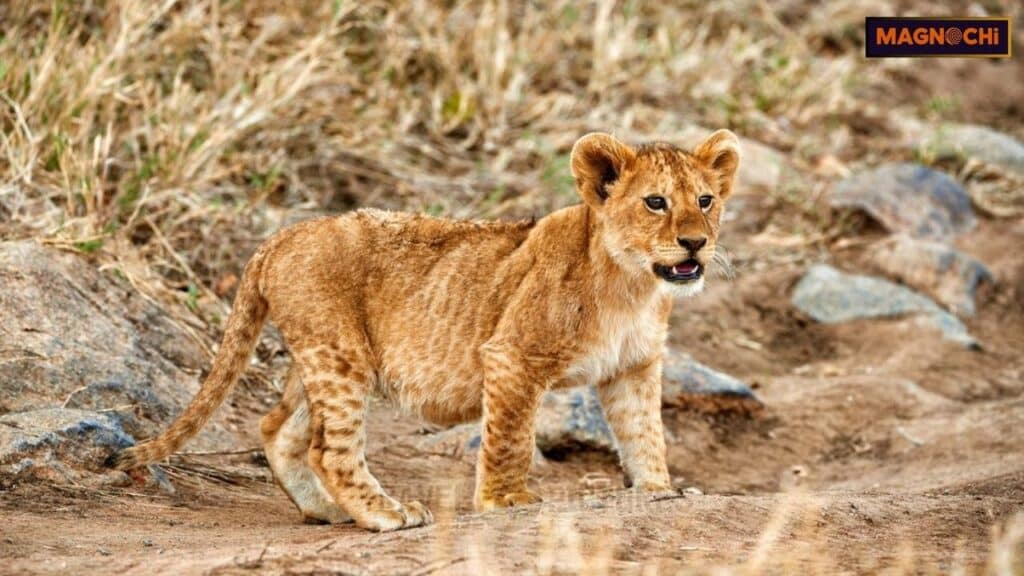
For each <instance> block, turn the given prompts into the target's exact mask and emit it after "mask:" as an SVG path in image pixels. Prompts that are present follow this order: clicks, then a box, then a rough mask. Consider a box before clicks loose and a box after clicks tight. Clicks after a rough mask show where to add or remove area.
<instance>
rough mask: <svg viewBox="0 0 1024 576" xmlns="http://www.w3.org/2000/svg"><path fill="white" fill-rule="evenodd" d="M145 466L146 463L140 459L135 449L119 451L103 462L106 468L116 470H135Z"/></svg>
mask: <svg viewBox="0 0 1024 576" xmlns="http://www.w3.org/2000/svg"><path fill="white" fill-rule="evenodd" d="M145 464H146V463H145V462H143V461H142V459H141V458H139V455H138V452H137V451H136V450H135V447H132V448H125V449H123V450H118V451H117V452H114V453H113V454H111V455H110V456H108V457H107V459H106V460H105V461H104V462H103V465H104V466H105V467H107V468H113V469H114V470H131V469H133V468H139V467H141V466H144V465H145Z"/></svg>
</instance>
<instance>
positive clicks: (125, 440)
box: [0, 408, 134, 484]
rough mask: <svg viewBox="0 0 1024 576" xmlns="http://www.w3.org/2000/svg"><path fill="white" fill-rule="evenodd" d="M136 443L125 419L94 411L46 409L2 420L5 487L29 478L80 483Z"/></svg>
mask: <svg viewBox="0 0 1024 576" xmlns="http://www.w3.org/2000/svg"><path fill="white" fill-rule="evenodd" d="M132 444H134V441H133V440H132V437H131V436H129V435H128V434H127V433H126V432H125V431H124V429H123V428H122V427H121V422H120V420H119V418H117V417H116V416H113V415H109V414H101V413H97V412H92V411H88V410H74V409H67V408H42V409H39V410H29V411H26V412H15V413H10V414H5V415H4V416H0V483H5V484H6V483H9V482H11V481H13V480H23V479H26V478H29V479H36V480H45V481H50V482H56V483H68V482H76V483H77V482H79V481H80V480H81V479H82V478H83V473H82V472H83V471H82V470H81V469H82V468H84V469H85V470H86V471H90V472H94V473H100V474H107V473H110V471H109V470H105V469H103V462H104V461H105V460H106V458H107V457H108V456H110V455H111V454H113V453H114V452H115V451H117V450H120V449H121V448H125V447H128V446H131V445H132Z"/></svg>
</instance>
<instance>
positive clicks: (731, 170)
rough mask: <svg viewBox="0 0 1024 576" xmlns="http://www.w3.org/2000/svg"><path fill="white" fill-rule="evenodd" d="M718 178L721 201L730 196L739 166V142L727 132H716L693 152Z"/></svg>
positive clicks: (733, 135)
mask: <svg viewBox="0 0 1024 576" xmlns="http://www.w3.org/2000/svg"><path fill="white" fill-rule="evenodd" d="M693 155H694V156H696V157H697V158H699V159H700V160H702V161H703V162H704V163H705V164H707V165H708V167H710V168H711V170H712V171H713V172H714V173H715V175H716V176H717V177H718V194H719V196H721V197H722V199H723V200H725V199H726V198H728V197H729V194H732V185H733V181H734V180H735V179H736V169H737V168H739V165H740V141H739V138H737V137H736V135H735V134H733V133H732V132H730V131H728V130H718V131H717V132H715V133H714V134H712V135H711V136H708V139H707V140H705V141H704V142H703V143H702V144H701V145H700V146H697V148H696V150H694V151H693Z"/></svg>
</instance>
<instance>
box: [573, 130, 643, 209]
mask: <svg viewBox="0 0 1024 576" xmlns="http://www.w3.org/2000/svg"><path fill="white" fill-rule="evenodd" d="M635 158H636V152H634V151H633V149H632V148H630V147H629V146H627V145H626V144H623V143H622V142H619V141H618V140H616V139H615V137H614V136H612V135H610V134H604V133H602V132H591V133H590V134H587V135H586V136H584V137H582V138H580V139H579V140H577V141H576V144H575V145H574V146H573V147H572V161H571V165H572V176H573V178H575V179H576V190H577V191H578V192H579V194H580V197H582V198H583V201H584V202H586V203H587V204H589V205H590V206H593V207H595V208H596V207H598V206H600V205H602V204H604V201H605V200H607V199H608V185H610V184H612V183H614V182H615V181H616V180H618V179H619V176H620V175H621V174H622V172H623V171H624V170H625V169H627V168H628V167H629V166H630V165H631V164H632V163H633V160H634V159H635Z"/></svg>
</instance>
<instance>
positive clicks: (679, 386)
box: [661, 350, 764, 416]
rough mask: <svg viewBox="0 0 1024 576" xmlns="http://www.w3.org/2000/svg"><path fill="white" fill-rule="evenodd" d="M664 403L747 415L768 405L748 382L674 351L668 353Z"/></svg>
mask: <svg viewBox="0 0 1024 576" xmlns="http://www.w3.org/2000/svg"><path fill="white" fill-rule="evenodd" d="M661 402H662V405H663V406H671V407H674V408H686V409H689V410H694V411H697V412H703V413H705V414H718V413H725V412H730V413H736V414H740V415H745V416H749V415H752V414H755V413H757V412H759V411H760V410H761V409H762V408H763V407H764V405H763V404H762V403H761V400H760V399H759V398H758V397H757V396H756V395H755V394H754V391H753V390H751V389H750V387H749V386H747V385H746V384H745V383H743V382H741V381H739V380H737V379H735V378H733V377H732V376H729V375H728V374H723V373H721V372H718V371H716V370H712V369H711V368H708V367H707V366H705V365H703V364H701V363H699V362H697V361H696V360H694V359H693V358H691V357H690V356H689V355H688V354H684V353H682V352H678V351H672V350H669V351H668V352H667V353H666V354H665V367H664V378H663V379H662V382H661Z"/></svg>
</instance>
